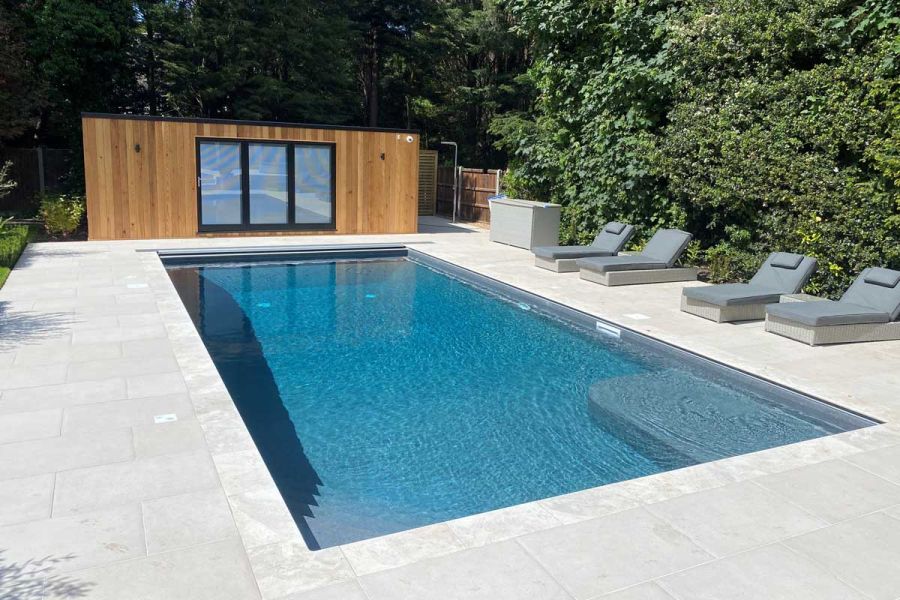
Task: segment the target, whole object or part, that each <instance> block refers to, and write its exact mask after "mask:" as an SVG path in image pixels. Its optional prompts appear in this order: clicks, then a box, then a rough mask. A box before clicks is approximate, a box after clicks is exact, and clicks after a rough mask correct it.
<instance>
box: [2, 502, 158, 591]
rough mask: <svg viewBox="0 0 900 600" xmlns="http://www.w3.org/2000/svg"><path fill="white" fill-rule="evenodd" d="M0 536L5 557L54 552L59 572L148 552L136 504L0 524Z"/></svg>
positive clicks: (30, 557) (13, 558)
mask: <svg viewBox="0 0 900 600" xmlns="http://www.w3.org/2000/svg"><path fill="white" fill-rule="evenodd" d="M0 540H2V542H0V544H2V547H3V548H4V553H3V559H4V560H5V561H8V562H10V563H19V564H22V563H26V562H28V561H29V560H33V559H40V558H43V557H46V556H54V557H56V558H59V559H60V560H59V561H58V563H57V564H56V568H55V570H56V571H57V572H60V573H66V572H69V571H75V570H78V569H84V568H86V567H93V566H98V565H103V564H108V563H113V562H118V561H121V560H126V559H129V558H137V557H140V556H145V555H146V554H147V551H146V547H145V544H144V528H143V525H142V524H141V509H140V507H139V506H137V505H132V506H122V507H117V508H111V509H108V510H102V511H96V512H91V513H85V514H80V515H76V516H70V517H55V518H52V519H40V520H37V521H29V522H27V523H19V524H17V525H9V526H6V527H0ZM0 581H2V580H0Z"/></svg>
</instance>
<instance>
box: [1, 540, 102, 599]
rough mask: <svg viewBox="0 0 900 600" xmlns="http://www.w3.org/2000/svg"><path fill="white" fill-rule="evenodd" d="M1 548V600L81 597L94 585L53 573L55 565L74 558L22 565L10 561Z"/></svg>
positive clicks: (35, 560)
mask: <svg viewBox="0 0 900 600" xmlns="http://www.w3.org/2000/svg"><path fill="white" fill-rule="evenodd" d="M5 552H6V551H5V550H2V549H0V600H39V599H43V598H84V597H86V596H87V595H88V593H89V592H90V591H91V588H93V587H94V583H92V582H87V581H80V580H79V579H77V578H75V577H72V576H69V575H63V574H60V573H56V572H55V571H56V566H57V565H58V564H60V563H63V562H65V561H67V560H72V559H73V558H75V557H74V555H71V554H69V555H66V556H53V555H49V556H44V557H42V558H31V559H28V560H26V561H23V562H9V561H7V560H6V557H5V556H4V553H5Z"/></svg>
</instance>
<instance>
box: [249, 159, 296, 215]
mask: <svg viewBox="0 0 900 600" xmlns="http://www.w3.org/2000/svg"><path fill="white" fill-rule="evenodd" d="M247 148H248V169H247V174H248V178H249V183H250V223H251V224H253V225H259V224H281V223H287V222H288V153H287V149H288V147H287V145H286V144H252V143H251V144H247Z"/></svg>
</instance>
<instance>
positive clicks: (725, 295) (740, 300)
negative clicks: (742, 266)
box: [684, 283, 781, 306]
mask: <svg viewBox="0 0 900 600" xmlns="http://www.w3.org/2000/svg"><path fill="white" fill-rule="evenodd" d="M684 295H685V296H687V297H688V298H691V299H693V300H702V301H703V302H707V303H709V304H715V305H716V306H741V305H744V304H771V303H773V302H778V300H779V299H780V298H781V292H779V291H778V290H773V289H767V288H762V287H759V286H754V285H750V284H749V283H723V284H720V285H708V286H706V287H695V288H684Z"/></svg>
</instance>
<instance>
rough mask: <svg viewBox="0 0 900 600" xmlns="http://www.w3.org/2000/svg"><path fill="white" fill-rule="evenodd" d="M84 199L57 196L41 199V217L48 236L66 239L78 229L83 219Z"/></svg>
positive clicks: (64, 195)
mask: <svg viewBox="0 0 900 600" xmlns="http://www.w3.org/2000/svg"><path fill="white" fill-rule="evenodd" d="M84 210H85V204H84V198H83V197H81V196H69V195H66V194H59V195H55V196H44V198H43V199H41V217H42V218H43V219H44V228H45V229H46V230H47V233H48V234H50V235H54V236H56V235H58V236H62V237H68V236H70V235H71V234H72V233H74V232H75V230H76V229H78V226H79V225H80V224H81V219H82V217H84Z"/></svg>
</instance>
